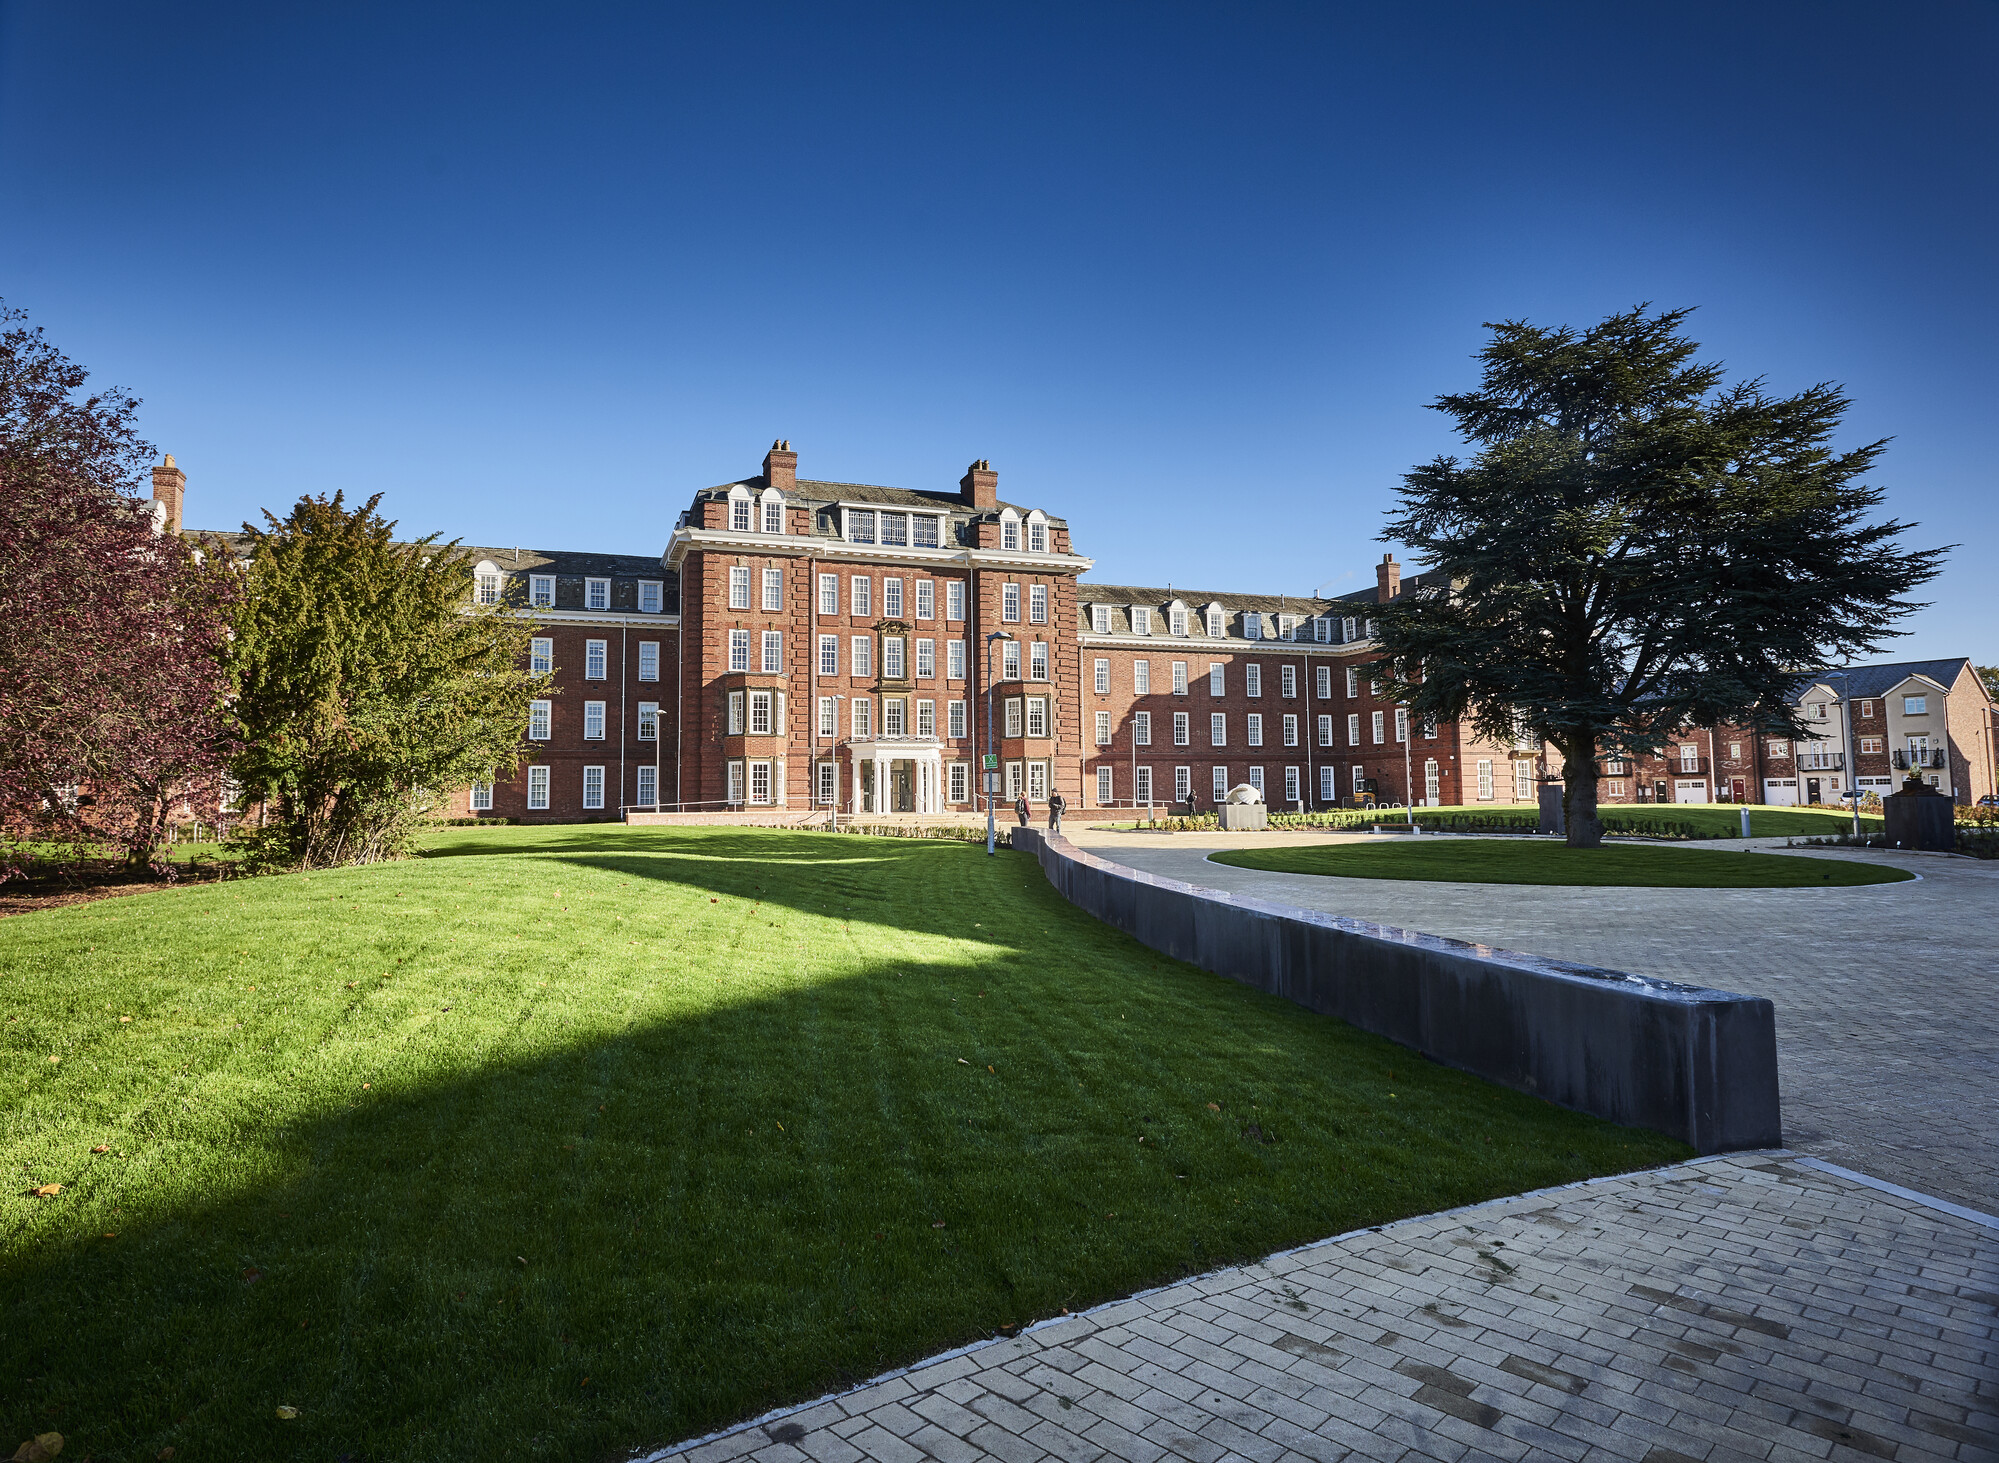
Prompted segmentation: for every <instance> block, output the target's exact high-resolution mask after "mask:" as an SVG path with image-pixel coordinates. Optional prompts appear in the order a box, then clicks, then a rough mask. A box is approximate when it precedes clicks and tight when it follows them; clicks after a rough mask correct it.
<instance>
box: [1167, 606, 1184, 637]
mask: <svg viewBox="0 0 1999 1463" xmlns="http://www.w3.org/2000/svg"><path fill="white" fill-rule="evenodd" d="M1166 623H1167V624H1168V625H1169V626H1170V627H1171V633H1172V634H1173V635H1175V636H1183V635H1185V634H1186V633H1187V612H1186V611H1185V610H1184V609H1182V608H1181V607H1180V606H1178V605H1175V606H1174V607H1173V608H1172V609H1170V610H1168V611H1167V612H1166Z"/></svg>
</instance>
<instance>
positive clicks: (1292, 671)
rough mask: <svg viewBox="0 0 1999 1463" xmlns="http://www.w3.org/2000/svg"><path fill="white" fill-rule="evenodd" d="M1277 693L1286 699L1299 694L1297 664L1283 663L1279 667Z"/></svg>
mask: <svg viewBox="0 0 1999 1463" xmlns="http://www.w3.org/2000/svg"><path fill="white" fill-rule="evenodd" d="M1277 694H1278V696H1279V697H1281V698H1283V699H1285V700H1290V699H1291V698H1292V697H1294V696H1296V695H1297V694H1298V667H1297V666H1295V665H1281V666H1279V667H1278V668H1277Z"/></svg>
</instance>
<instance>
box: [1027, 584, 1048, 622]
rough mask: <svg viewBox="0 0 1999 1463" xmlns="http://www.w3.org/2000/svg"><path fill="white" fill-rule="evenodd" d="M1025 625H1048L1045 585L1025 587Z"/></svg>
mask: <svg viewBox="0 0 1999 1463" xmlns="http://www.w3.org/2000/svg"><path fill="white" fill-rule="evenodd" d="M1027 623H1028V624H1030V625H1045V624H1047V623H1048V586H1047V585H1045V584H1030V585H1028V586H1027Z"/></svg>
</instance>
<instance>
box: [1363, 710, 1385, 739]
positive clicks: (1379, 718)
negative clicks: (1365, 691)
mask: <svg viewBox="0 0 1999 1463" xmlns="http://www.w3.org/2000/svg"><path fill="white" fill-rule="evenodd" d="M1368 729H1369V730H1370V731H1372V732H1373V733H1374V745H1375V746H1377V747H1378V746H1380V745H1381V744H1382V743H1383V742H1384V741H1385V740H1386V739H1387V737H1388V716H1387V713H1386V712H1381V711H1377V712H1375V713H1374V716H1373V722H1372V725H1371V726H1370V727H1369V728H1368Z"/></svg>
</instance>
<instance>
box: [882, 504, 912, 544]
mask: <svg viewBox="0 0 1999 1463" xmlns="http://www.w3.org/2000/svg"><path fill="white" fill-rule="evenodd" d="M878 516H879V517H880V519H881V541H882V542H883V543H884V544H892V545H894V546H895V547H896V548H902V547H904V546H905V545H906V544H908V542H909V515H908V514H907V513H883V514H880V515H878Z"/></svg>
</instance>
